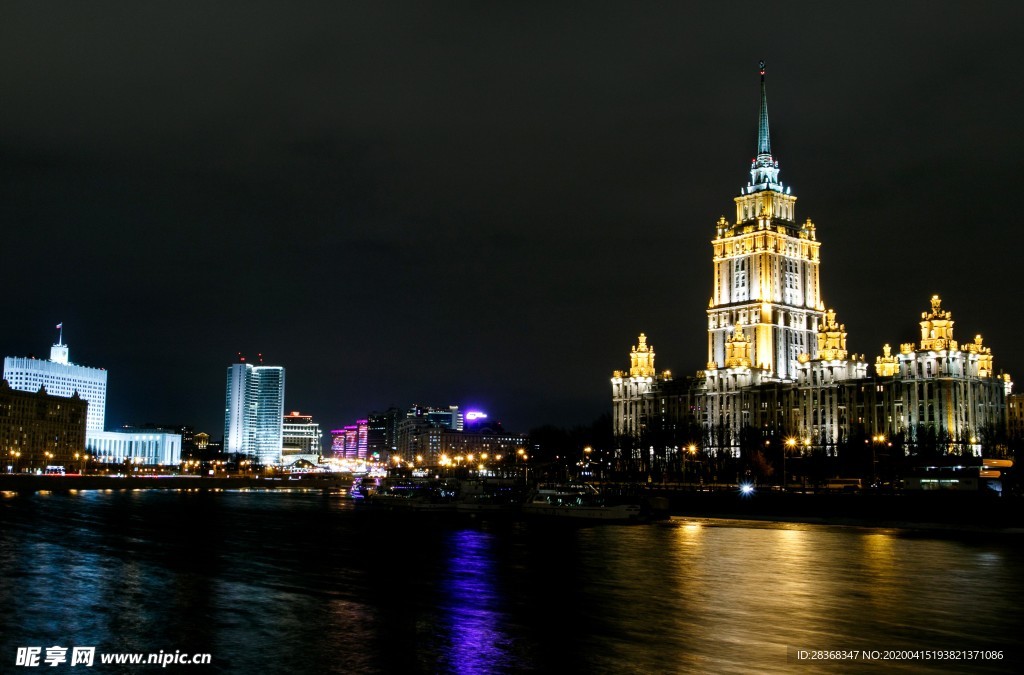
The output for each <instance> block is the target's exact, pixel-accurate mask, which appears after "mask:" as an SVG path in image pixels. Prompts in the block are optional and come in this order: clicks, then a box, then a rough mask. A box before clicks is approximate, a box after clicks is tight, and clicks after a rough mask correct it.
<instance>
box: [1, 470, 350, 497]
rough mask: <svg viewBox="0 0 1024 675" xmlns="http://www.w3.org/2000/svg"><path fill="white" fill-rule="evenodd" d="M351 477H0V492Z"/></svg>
mask: <svg viewBox="0 0 1024 675" xmlns="http://www.w3.org/2000/svg"><path fill="white" fill-rule="evenodd" d="M351 485H352V477H351V476H348V475H344V474H336V475H323V474H305V475H302V476H296V477H280V478H264V477H257V476H230V477H213V476H74V475H72V476H60V475H32V474H0V492H17V493H21V494H26V493H29V494H30V493H33V492H40V491H49V492H69V491H71V490H244V489H249V490H281V489H289V490H294V489H307V490H330V491H341V490H345V491H347V490H348V489H349V487H350V486H351Z"/></svg>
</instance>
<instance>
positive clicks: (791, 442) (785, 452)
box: [782, 436, 796, 492]
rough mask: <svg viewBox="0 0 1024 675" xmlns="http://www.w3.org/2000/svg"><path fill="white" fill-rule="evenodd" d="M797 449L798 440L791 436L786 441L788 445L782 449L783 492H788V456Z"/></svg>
mask: <svg viewBox="0 0 1024 675" xmlns="http://www.w3.org/2000/svg"><path fill="white" fill-rule="evenodd" d="M795 447H796V439H795V438H793V437H792V436H790V437H789V438H787V439H786V445H785V447H783V448H782V491H783V492H785V491H786V483H787V482H788V480H787V479H788V475H787V474H786V455H788V454H789V451H790V450H792V449H793V448H795Z"/></svg>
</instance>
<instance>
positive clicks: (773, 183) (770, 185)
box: [743, 61, 782, 194]
mask: <svg viewBox="0 0 1024 675" xmlns="http://www.w3.org/2000/svg"><path fill="white" fill-rule="evenodd" d="M758 70H759V72H760V73H761V110H760V113H759V114H758V118H757V157H755V158H754V161H753V162H751V164H750V183H748V184H747V187H746V188H745V189H744V191H743V192H744V194H752V193H754V192H760V191H762V190H774V191H775V192H782V183H780V182H779V163H778V162H777V161H775V159H774V158H773V157H772V145H771V140H770V139H769V137H768V97H767V96H766V95H765V90H764V61H761V63H760V64H758Z"/></svg>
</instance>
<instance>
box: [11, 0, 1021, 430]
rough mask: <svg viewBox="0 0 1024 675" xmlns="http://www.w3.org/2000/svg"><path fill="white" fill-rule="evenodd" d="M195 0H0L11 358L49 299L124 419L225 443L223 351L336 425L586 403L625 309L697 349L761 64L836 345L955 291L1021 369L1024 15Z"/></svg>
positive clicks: (611, 360)
mask: <svg viewBox="0 0 1024 675" xmlns="http://www.w3.org/2000/svg"><path fill="white" fill-rule="evenodd" d="M206 4H207V3H199V6H194V5H195V3H192V4H191V5H190V3H180V2H175V3H165V4H162V5H160V4H151V3H146V6H145V7H142V6H136V4H135V3H111V4H109V5H104V4H102V3H77V2H70V3H66V4H64V5H58V6H56V7H55V6H54V4H53V3H27V2H26V3H6V4H5V5H4V7H3V9H2V11H0V91H2V92H3V98H2V103H0V226H2V228H3V230H2V231H3V249H2V251H3V263H2V266H0V274H2V279H3V282H4V288H5V291H6V292H4V293H3V296H2V305H0V316H2V317H3V320H2V321H0V351H2V352H3V354H4V355H26V354H29V353H34V354H36V355H47V354H48V349H49V345H50V344H51V343H52V342H53V340H54V338H55V332H54V331H53V330H52V328H53V326H54V325H56V324H57V323H58V322H60V321H63V322H64V326H65V329H66V330H65V338H66V341H67V342H68V343H69V344H70V346H71V358H72V360H74V361H75V362H78V363H83V364H87V365H95V366H102V367H105V368H107V369H108V370H109V371H110V374H109V390H108V408H107V425H108V427H114V426H117V425H120V424H123V423H128V422H145V421H161V422H175V423H187V424H193V425H195V426H196V427H197V428H198V429H200V430H206V431H209V432H211V434H212V435H213V436H214V437H219V436H220V435H221V433H222V431H223V409H224V374H225V369H226V367H227V366H228V365H229V364H230V363H232V362H233V360H234V355H235V353H236V352H239V351H241V352H243V353H246V354H248V355H250V356H252V355H255V353H256V352H260V351H261V352H263V353H264V354H265V355H266V358H267V362H269V363H274V364H279V365H283V366H285V367H286V368H287V392H286V408H287V409H290V410H302V411H307V412H310V413H312V414H314V415H315V416H316V418H317V420H318V421H320V423H321V424H322V426H323V427H324V428H325V429H327V428H333V427H335V426H337V425H341V424H345V423H351V420H352V419H354V418H356V417H357V416H361V415H363V414H365V413H366V412H368V411H370V410H372V409H383V408H385V407H387V406H388V405H390V404H392V403H393V404H396V405H399V406H406V405H409V404H411V403H413V402H420V403H423V404H435V405H448V404H461V405H464V406H479V407H480V408H482V409H485V410H487V411H489V412H490V413H491V414H492V416H496V417H498V418H500V419H502V420H503V421H504V423H505V426H506V427H507V428H510V429H514V430H522V431H525V430H527V429H529V428H530V427H533V426H537V425H540V424H543V423H547V422H551V423H555V424H560V425H569V424H575V423H587V422H589V421H591V420H592V419H594V418H595V417H597V416H598V415H599V414H601V413H602V412H605V411H607V410H608V409H609V408H610V385H609V383H608V378H609V377H610V375H611V371H612V370H613V369H617V368H623V367H625V366H626V365H627V363H628V350H629V348H630V346H631V345H632V344H634V343H635V341H636V335H637V334H638V333H639V332H640V331H644V332H646V333H647V335H648V336H649V338H650V340H651V342H652V343H653V344H654V346H655V348H656V350H657V355H658V356H657V365H658V367H659V368H671V369H673V370H674V371H675V372H676V373H687V372H692V371H695V370H697V369H699V368H702V367H703V365H704V362H705V361H706V358H707V346H706V344H707V339H706V314H705V309H706V306H707V300H708V297H709V295H710V292H711V250H710V244H709V240H710V238H711V237H712V235H713V224H714V222H715V221H716V220H717V218H718V217H719V216H720V215H726V216H727V217H730V218H732V217H734V208H733V204H732V198H733V197H734V196H735V195H736V194H737V193H738V191H739V189H740V187H741V186H742V185H744V184H745V182H746V180H747V178H748V174H747V170H748V168H749V162H750V159H751V157H752V156H753V154H754V152H755V142H756V129H757V119H756V115H757V105H758V78H757V73H756V65H757V61H758V60H759V59H762V58H763V59H765V60H766V61H767V64H768V107H769V113H770V119H771V130H772V139H771V140H772V150H773V151H774V154H775V156H776V158H777V159H779V161H780V163H781V168H782V174H781V178H782V180H783V182H784V183H786V184H788V185H791V186H792V189H793V193H794V194H796V195H797V196H798V197H799V200H800V201H799V202H798V204H797V217H798V220H801V221H802V220H803V219H805V218H808V217H810V218H812V219H813V220H814V221H815V223H816V224H817V225H818V235H819V239H820V240H821V241H822V242H823V244H822V260H823V262H822V283H823V286H824V297H825V301H826V304H827V305H829V306H831V307H834V308H835V309H836V310H837V311H838V313H839V319H840V320H841V321H843V322H845V323H846V326H847V329H848V331H849V343H848V344H849V347H850V349H851V350H853V351H857V352H865V353H866V354H867V355H868V358H869V359H870V360H871V361H873V360H874V356H875V355H876V354H878V353H880V351H881V345H882V344H883V343H884V342H890V343H892V344H894V345H895V344H897V343H898V342H900V341H908V340H910V339H913V337H914V336H915V334H916V330H917V324H916V321H917V320H918V317H919V315H920V312H921V311H923V310H925V309H927V307H928V298H929V297H930V296H931V295H932V294H933V293H940V294H941V295H942V296H943V299H944V306H945V307H946V308H948V309H950V310H952V311H953V315H954V319H956V321H957V324H956V330H957V337H958V338H960V339H961V340H965V339H967V338H969V337H971V336H973V335H974V334H975V333H977V332H981V333H983V334H984V335H985V338H986V342H987V343H988V344H990V345H991V346H992V347H993V350H994V353H995V357H996V366H997V368H1001V369H1006V370H1008V371H1009V372H1011V373H1013V374H1015V375H1017V376H1018V377H1019V378H1024V354H1022V352H1021V347H1020V336H1021V334H1022V330H1024V316H1022V314H1021V312H1018V311H1016V304H1015V302H1014V301H1015V300H1016V298H1017V296H1016V293H1015V292H1014V291H1013V290H1012V289H1013V288H1015V287H1018V286H1019V285H1020V283H1021V282H1020V275H1019V273H1018V269H1019V267H1018V266H1019V265H1021V263H1022V258H1021V255H1020V251H1019V245H1020V242H1021V238H1020V236H1019V234H1018V228H1019V227H1020V226H1021V220H1020V217H1019V213H1020V207H1019V206H1018V207H1017V208H1016V209H1015V208H1014V207H1013V203H1014V202H1015V201H1017V202H1019V201H1020V199H1019V194H1020V190H1021V188H1020V184H1021V182H1022V179H1024V172H1022V171H1021V168H1020V167H1021V160H1022V158H1024V133H1022V131H1021V129H1022V122H1024V118H1022V110H1024V95H1022V94H1024V91H1022V89H1024V85H1022V82H1024V78H1022V77H1021V75H1020V70H1021V57H1020V49H1019V45H1020V35H1019V32H1020V26H1022V25H1024V6H1022V5H1021V4H1020V3H1010V2H1006V3H970V4H968V3H962V2H949V3H943V2H918V3H911V2H907V3H893V2H886V3H854V4H846V5H843V7H844V8H845V9H843V10H839V9H837V8H836V7H834V6H831V3H806V4H798V3H774V4H768V5H766V4H765V3H763V2H756V3H745V4H744V3H729V8H726V7H724V6H723V7H719V6H717V5H715V6H712V4H711V3H709V4H708V5H705V6H703V7H698V6H692V5H691V3H663V4H656V3H625V2H624V3H620V4H617V5H607V6H603V5H602V6H598V5H597V4H596V3H574V4H568V5H561V4H558V5H556V6H551V5H550V3H530V4H529V5H527V3H505V4H504V5H503V6H492V5H487V4H484V3H474V2H465V3H434V2H431V3H425V2H410V3H397V2H367V3H336V2H330V3H324V4H302V5H301V7H295V6H294V5H293V3H283V2H282V3H269V4H262V3H254V2H237V3H235V2H220V3H210V4H213V5H215V6H203V5H206ZM723 4H724V3H723ZM825 5H829V6H825ZM1013 45H1018V47H1016V48H1015V47H1013Z"/></svg>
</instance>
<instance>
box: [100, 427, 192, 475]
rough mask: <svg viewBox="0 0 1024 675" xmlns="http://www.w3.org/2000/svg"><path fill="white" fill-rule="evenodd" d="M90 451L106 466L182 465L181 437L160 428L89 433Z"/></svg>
mask: <svg viewBox="0 0 1024 675" xmlns="http://www.w3.org/2000/svg"><path fill="white" fill-rule="evenodd" d="M86 449H87V451H88V453H89V455H90V456H91V457H92V458H93V459H94V460H95V461H97V462H100V463H103V464H121V463H124V462H129V463H131V464H139V465H146V466H175V465H177V464H180V463H181V434H175V433H172V432H169V431H167V430H164V429H158V428H153V429H128V430H125V431H97V432H95V433H90V434H89V436H88V441H87V448H86Z"/></svg>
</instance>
